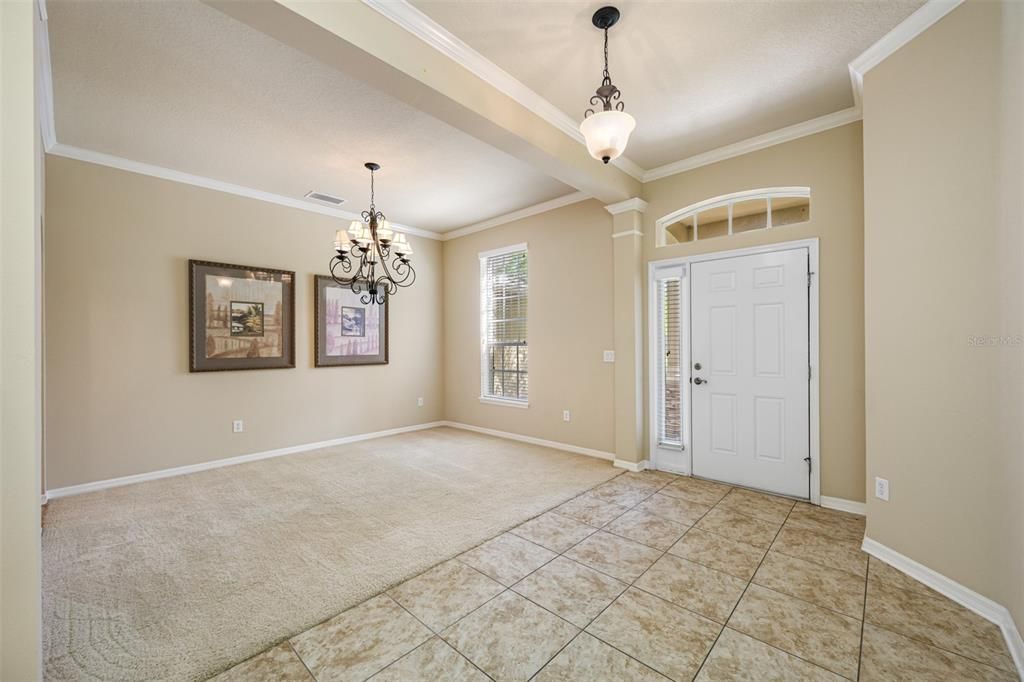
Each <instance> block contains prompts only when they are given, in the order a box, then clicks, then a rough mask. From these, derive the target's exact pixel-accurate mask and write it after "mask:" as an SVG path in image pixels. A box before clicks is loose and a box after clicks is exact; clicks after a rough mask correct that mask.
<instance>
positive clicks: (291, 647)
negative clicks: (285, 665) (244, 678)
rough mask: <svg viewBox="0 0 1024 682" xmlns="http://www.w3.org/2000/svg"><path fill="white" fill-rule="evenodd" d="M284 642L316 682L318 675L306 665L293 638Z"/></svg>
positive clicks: (310, 677)
mask: <svg viewBox="0 0 1024 682" xmlns="http://www.w3.org/2000/svg"><path fill="white" fill-rule="evenodd" d="M284 643H285V644H287V645H288V650H289V651H291V652H292V654H293V655H294V656H295V658H297V659H299V663H301V664H302V667H303V668H305V669H306V672H307V673H309V679H311V680H314V682H315V681H316V675H314V674H313V671H312V670H310V669H309V666H308V665H306V661H305V660H303V658H302V656H300V655H299V652H298V651H296V650H295V647H293V646H292V642H291V640H290V639H286V640H284ZM278 646H280V645H278ZM261 653H262V652H261ZM259 655H260V654H256V656H259ZM256 656H253V658H255V657H256ZM246 660H249V659H246ZM243 663H244V661H243ZM232 667H233V666H232ZM228 670H231V668H228Z"/></svg>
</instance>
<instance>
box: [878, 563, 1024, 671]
mask: <svg viewBox="0 0 1024 682" xmlns="http://www.w3.org/2000/svg"><path fill="white" fill-rule="evenodd" d="M870 579H871V560H870V559H869V560H868V580H869V581H870ZM877 580H878V582H879V583H881V584H883V585H885V586H886V587H887V588H888V589H891V590H898V591H900V592H902V593H904V594H908V595H910V596H912V597H921V598H924V599H928V600H932V601H937V602H940V603H941V602H943V601H944V600H949V598H948V597H944V596H943V595H941V594H940V595H931V594H921V593H919V592H915V591H913V590H908V589H905V588H903V587H900V586H898V585H896V584H894V583H891V582H887V581H885V580H883V579H882V578H878V579H877ZM912 580H915V582H918V581H917V580H916V579H915V578H912ZM921 584H923V583H921ZM868 588H869V585H867V584H865V587H864V589H865V592H867V589H868ZM953 603H954V604H955V603H956V602H953ZM957 606H958V607H959V606H960V605H959V604H957ZM960 608H966V607H960ZM864 610H865V619H864V622H865V623H866V622H867V617H866V616H867V595H866V594H865V597H864ZM871 626H872V627H875V628H879V629H881V630H885V631H886V632H891V633H893V634H895V635H899V636H900V637H905V638H907V639H909V640H911V641H913V642H917V643H918V644H923V645H925V646H928V647H931V648H933V649H938V650H939V651H944V652H946V653H947V654H952V655H953V656H959V657H960V658H965V659H967V660H968V661H972V662H974V663H977V664H979V665H984V666H987V667H989V668H992V669H994V670H1000V671H1003V672H1012V673H1014V674H1016V672H1017V671H1016V670H1012V671H1007V670H1005V669H1003V668H1000V667H998V666H994V665H992V664H991V663H986V662H985V661H979V660H978V659H977V658H974V657H972V656H969V655H967V654H964V653H960V652H959V651H953V650H951V649H947V648H946V647H942V646H938V645H937V644H933V643H932V642H928V641H925V640H923V639H920V638H919V637H916V636H914V635H910V634H907V633H904V632H900V631H899V630H894V629H893V628H892V627H887V626H885V625H881V624H879V623H874V622H873V623H871ZM992 653H993V654H995V655H997V656H1003V657H1005V658H1008V659H1010V661H1011V665H1012V661H1013V658H1012V657H1011V656H1010V652H1009V651H1007V650H1005V643H1004V651H1002V652H992Z"/></svg>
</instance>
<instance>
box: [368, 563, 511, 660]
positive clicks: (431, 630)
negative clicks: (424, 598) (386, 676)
mask: <svg viewBox="0 0 1024 682" xmlns="http://www.w3.org/2000/svg"><path fill="white" fill-rule="evenodd" d="M449 561H450V559H449ZM439 565H440V564H439ZM470 568H473V567H472V566H470ZM474 570H475V569H474ZM503 593H504V590H502V591H501V592H499V593H498V594H496V595H494V596H495V597H497V596H499V595H501V594H503ZM385 594H386V593H385ZM387 596H388V597H390V598H391V601H393V602H395V603H396V604H398V606H399V607H401V608H402V610H403V611H405V612H406V613H408V614H409V615H410V616H412V617H413V618H415V619H416V620H417V621H419V622H420V624H422V625H423V627H425V628H426V629H427V630H430V632H431V636H430V637H427V638H426V639H425V640H423V641H422V642H420V643H419V644H417V645H416V646H415V647H413V648H412V649H410V650H409V651H407V652H405V653H404V654H402V655H401V656H399V657H398V658H396V659H395V660H393V661H391V662H390V663H388V664H387V665H386V666H384V667H383V668H381V669H380V670H378V671H377V672H375V673H374V674H373V675H377V674H379V673H381V672H383V671H384V670H387V669H388V668H390V667H391V666H393V665H394V664H395V663H398V662H399V661H400V660H402V659H403V658H405V657H406V656H408V655H409V654H411V653H412V652H413V651H416V650H417V649H419V648H420V647H422V646H423V645H425V644H427V643H428V642H429V641H430V640H432V639H433V638H434V637H437V638H438V639H439V640H440V641H442V642H444V643H445V645H446V646H448V647H451V650H452V651H454V652H455V653H457V654H458V655H459V656H462V657H463V658H464V659H466V661H468V662H469V664H470V665H471V666H473V667H474V668H476V669H477V670H479V671H480V672H481V673H483V675H484V676H485V677H486V678H487V679H489V680H493V679H494V678H493V677H491V676H490V675H488V674H487V673H486V672H484V671H483V669H481V668H480V666H478V665H477V664H476V663H474V662H473V661H471V660H470V659H469V657H468V656H466V654H464V653H462V652H461V651H459V650H458V649H456V648H455V647H453V646H452V645H451V644H450V643H449V642H448V640H446V639H445V638H444V637H442V636H441V633H440V632H438V631H437V630H435V629H434V628H432V627H430V626H429V625H427V624H426V623H424V622H423V621H422V620H420V618H419V617H418V616H417V615H416V614H415V613H413V612H412V611H410V610H409V609H407V608H405V606H404V605H403V604H402V602H400V601H398V600H397V599H395V598H394V597H392V596H391V595H390V594H388V595H387ZM492 598H493V597H492ZM487 601H490V599H488V600H487ZM453 625H454V623H453ZM445 629H447V628H445ZM373 675H371V676H370V677H373ZM366 679H370V678H369V677H368V678H366Z"/></svg>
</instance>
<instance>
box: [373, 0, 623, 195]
mask: <svg viewBox="0 0 1024 682" xmlns="http://www.w3.org/2000/svg"><path fill="white" fill-rule="evenodd" d="M363 4H365V5H366V6H367V7H370V8H371V9H373V10H375V11H377V12H379V13H380V14H381V15H383V16H384V17H386V18H388V19H390V20H391V21H393V22H395V23H396V24H398V25H399V26H401V27H402V28H404V29H405V30H406V31H408V32H409V33H411V34H413V35H414V36H416V37H417V38H419V39H420V40H422V41H423V42H425V43H426V44H427V45H430V46H431V47H433V48H434V49H435V50H437V51H438V52H440V53H441V54H443V55H445V56H446V57H448V58H449V59H451V60H452V61H454V62H455V63H456V64H458V65H459V66H461V67H462V68H464V69H466V70H467V71H469V72H470V73H472V74H473V75H474V76H476V77H477V78H479V79H480V80H482V81H484V82H485V83H487V84H488V85H490V86H491V87H493V88H495V89H496V90H498V91H499V92H502V93H504V94H506V95H508V96H509V97H511V98H512V99H514V100H516V101H517V102H519V103H520V104H521V105H523V106H524V107H526V108H527V109H529V110H530V111H532V112H533V113H534V114H536V115H537V116H539V117H541V118H542V119H544V120H545V121H547V122H548V123H550V124H551V125H553V126H554V127H555V128H557V129H558V130H561V131H562V132H563V133H565V134H566V135H568V136H569V137H571V138H572V139H574V140H576V141H577V142H579V143H580V144H585V140H584V138H583V133H581V132H580V129H579V125H580V124H579V121H576V120H574V119H572V118H571V117H570V116H569V115H568V114H566V113H565V112H564V111H562V110H561V109H559V108H558V107H556V106H555V105H554V104H552V103H551V102H549V101H548V100H546V99H544V98H543V97H541V96H540V95H539V94H537V93H536V92H535V91H533V90H531V89H530V88H529V87H527V86H526V85H525V84H523V82H522V81H520V80H518V79H517V78H515V76H513V75H512V74H510V73H509V72H507V71H505V70H504V69H502V68H501V67H499V66H498V65H497V64H495V63H494V62H492V61H491V60H489V59H487V57H484V56H483V55H482V54H480V53H479V52H477V51H476V50H474V49H473V48H472V47H470V46H469V45H468V44H466V43H465V42H463V41H462V40H461V39H460V38H459V37H458V36H456V35H455V34H453V33H451V32H450V31H448V30H447V29H446V28H445V27H444V26H441V25H440V24H439V23H437V22H436V21H434V20H433V19H431V18H430V17H428V16H427V15H426V14H424V13H423V12H421V11H420V10H418V9H416V7H414V6H413V5H411V4H410V3H409V2H407V0H363ZM612 163H613V164H614V165H615V166H616V167H618V168H620V169H621V170H622V171H623V172H625V173H628V174H629V175H631V176H633V177H634V178H636V179H637V180H641V179H642V177H643V169H642V168H640V166H638V165H636V164H635V163H633V162H632V161H630V160H629V159H627V158H625V157H621V156H620V157H619V158H617V159H615V160H614V161H612Z"/></svg>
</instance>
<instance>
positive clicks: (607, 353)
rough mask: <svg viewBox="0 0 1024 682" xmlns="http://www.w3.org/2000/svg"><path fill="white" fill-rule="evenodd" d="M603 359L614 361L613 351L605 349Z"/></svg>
mask: <svg viewBox="0 0 1024 682" xmlns="http://www.w3.org/2000/svg"><path fill="white" fill-rule="evenodd" d="M604 361H605V362H615V351H613V350H606V351H605V352H604Z"/></svg>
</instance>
